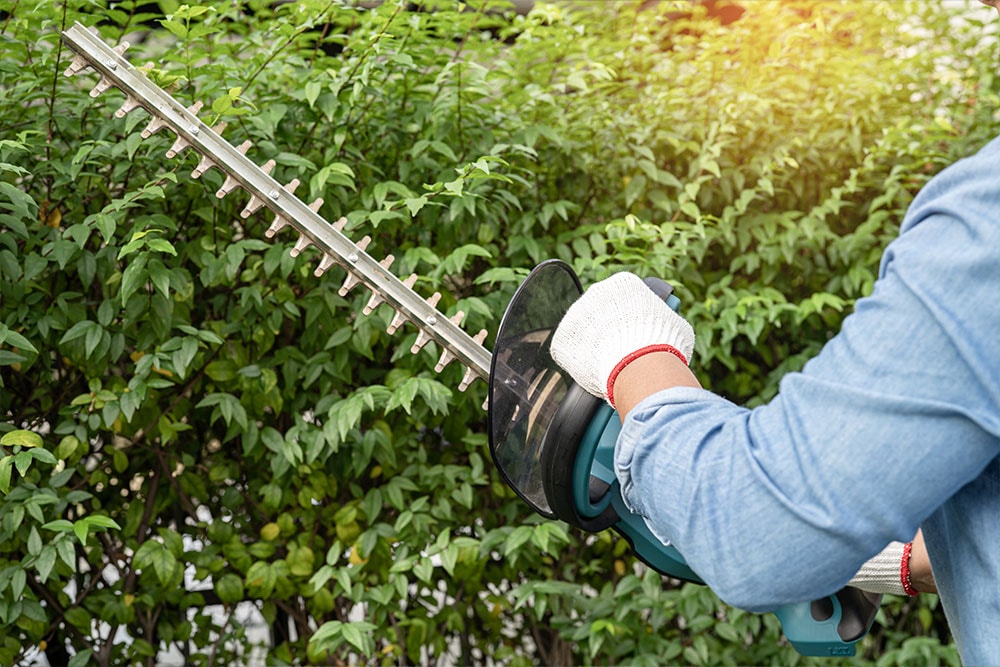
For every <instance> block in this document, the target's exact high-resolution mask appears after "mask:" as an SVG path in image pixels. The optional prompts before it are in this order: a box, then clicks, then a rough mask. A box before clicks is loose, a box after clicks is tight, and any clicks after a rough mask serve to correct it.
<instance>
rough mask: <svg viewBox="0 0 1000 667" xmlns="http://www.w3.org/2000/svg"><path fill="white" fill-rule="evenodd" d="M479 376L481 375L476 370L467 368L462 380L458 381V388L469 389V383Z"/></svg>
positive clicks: (460, 389)
mask: <svg viewBox="0 0 1000 667" xmlns="http://www.w3.org/2000/svg"><path fill="white" fill-rule="evenodd" d="M477 377H479V376H478V375H476V372H475V371H473V370H472V369H471V368H466V369H465V375H463V376H462V381H461V382H459V383H458V390H459V391H465V390H466V389H468V388H469V385H470V384H472V383H473V382H475V380H476V378H477Z"/></svg>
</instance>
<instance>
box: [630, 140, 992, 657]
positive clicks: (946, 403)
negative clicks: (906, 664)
mask: <svg viewBox="0 0 1000 667" xmlns="http://www.w3.org/2000/svg"><path fill="white" fill-rule="evenodd" d="M998 454H1000V139H998V140H994V141H993V142H991V143H990V144H989V145H987V146H986V147H985V148H984V149H982V150H981V151H980V152H979V153H978V154H976V155H975V156H973V157H971V158H966V159H965V160H962V161H959V162H957V163H955V164H954V165H952V166H951V167H949V168H948V169H946V170H944V171H943V172H941V174H939V175H938V176H937V177H935V178H934V179H932V181H931V182H930V183H928V184H927V186H926V187H925V188H924V189H923V190H922V191H921V193H920V194H919V195H918V196H917V197H916V198H915V199H914V201H913V203H912V205H911V207H910V209H909V211H908V212H907V215H906V218H905V219H904V221H903V225H902V227H901V230H900V235H899V237H898V238H897V239H896V240H894V241H893V242H892V243H891V244H890V245H889V246H888V247H887V249H886V252H885V254H884V256H883V259H882V264H881V266H880V272H879V280H878V281H877V282H876V284H875V288H874V290H873V293H872V294H871V296H870V297H867V298H864V299H861V300H859V301H858V302H857V304H856V307H855V311H854V312H853V313H852V314H851V315H850V316H848V317H847V318H845V320H844V323H843V326H842V328H841V331H840V332H839V333H838V335H837V336H835V337H834V338H833V339H831V340H830V341H829V343H828V344H827V345H826V346H825V347H824V348H823V350H822V351H821V352H820V353H819V355H817V356H816V357H815V358H814V359H812V360H810V362H809V363H807V364H806V366H805V367H804V368H803V370H802V372H799V373H791V374H788V375H787V376H786V377H784V378H783V379H782V382H781V384H780V391H779V393H778V395H777V396H776V397H775V398H774V399H773V400H772V401H771V402H770V403H768V404H767V405H764V406H761V407H759V408H756V409H753V410H748V409H745V408H742V407H739V406H737V405H734V404H732V403H731V402H729V401H727V400H725V399H723V398H721V397H719V396H716V395H714V394H712V393H710V392H708V391H705V390H700V389H690V388H679V387H678V388H673V389H669V390H666V391H662V392H659V393H657V394H655V395H653V396H650V397H648V398H647V399H646V400H644V401H643V402H642V403H641V404H639V405H638V406H636V407H635V408H634V409H633V410H632V411H631V412H630V413H629V414H628V416H627V418H626V421H625V424H624V427H623V430H622V433H621V435H620V437H619V440H618V443H617V447H616V456H615V461H616V474H617V476H618V479H619V481H620V482H621V484H622V492H623V495H624V497H625V500H626V503H627V504H628V505H629V506H630V508H631V509H632V510H633V511H634V512H636V513H638V514H640V515H642V516H643V517H644V518H645V520H646V523H647V525H648V526H649V528H650V529H651V530H652V532H653V533H654V534H656V535H657V536H658V537H660V538H661V539H662V540H664V541H669V542H671V543H672V544H673V545H674V546H676V547H677V549H678V550H679V551H680V552H681V553H682V554H683V555H684V557H685V559H686V560H687V561H688V564H689V565H690V566H691V567H692V568H693V569H694V570H695V571H696V572H697V573H698V574H699V575H700V576H701V577H702V578H703V579H704V580H705V581H706V583H707V584H708V585H709V586H710V587H711V588H712V589H713V590H715V592H716V593H717V594H718V595H719V596H720V597H721V598H722V599H723V600H725V601H726V602H728V603H730V604H733V605H735V606H738V607H742V608H746V609H750V610H757V611H763V610H770V609H774V608H776V607H778V606H780V605H783V604H787V603H791V602H801V601H805V600H811V599H816V598H819V597H821V596H824V595H827V594H830V593H833V592H835V591H837V590H838V589H840V588H841V587H843V585H844V584H845V583H846V582H847V581H848V580H849V579H850V577H851V576H852V575H853V574H854V573H855V572H856V571H857V569H858V567H859V566H860V565H861V564H862V563H863V562H864V561H865V560H867V559H868V558H870V557H871V556H873V555H874V554H876V553H877V552H879V551H880V550H881V549H882V548H883V547H884V546H885V545H886V544H887V543H888V542H889V541H891V540H900V541H908V540H910V539H912V537H913V535H914V534H915V532H916V530H917V528H918V527H919V526H921V524H923V523H924V522H925V521H928V518H929V517H934V518H935V519H938V518H939V517H940V516H941V515H942V514H944V513H946V512H947V511H952V512H953V513H954V512H958V514H959V516H961V515H962V514H963V512H966V511H968V507H965V508H964V509H963V507H961V506H959V505H958V504H959V503H963V502H964V503H967V504H971V505H972V506H975V507H978V508H989V511H992V512H993V514H992V516H993V517H994V519H995V520H994V521H992V523H991V524H990V522H989V521H988V520H984V521H983V522H982V523H983V524H990V525H987V526H985V527H983V526H980V528H979V530H978V532H977V533H976V534H975V535H974V536H973V537H972V538H971V539H974V540H977V541H979V542H982V543H984V544H986V545H987V546H989V547H991V549H992V553H996V552H1000V518H998V517H1000V507H998V503H1000V501H998V498H1000V488H998V485H997V483H995V479H996V476H995V474H994V477H993V479H994V483H993V484H992V485H989V484H985V485H977V484H974V483H973V482H975V481H976V480H980V479H982V477H983V476H984V475H985V474H986V473H984V471H986V469H987V466H988V465H990V464H991V462H992V461H994V459H996V458H997V455H998ZM979 487H983V488H985V489H986V490H982V489H980V488H979ZM968 489H973V491H971V492H969V491H968ZM976 489H979V490H976ZM960 491H962V493H960ZM990 494H992V495H990ZM980 511H981V512H982V511H983V510H982V509H980ZM956 521H957V520H953V522H952V524H955V522H956ZM931 523H933V521H932V522H931ZM926 532H927V530H926V529H925V533H926ZM964 537H966V538H968V534H967V533H966V534H965V535H964ZM928 546H929V548H931V547H932V546H933V545H930V544H929V545H928ZM951 547H952V548H950V549H949V550H947V554H946V555H942V556H941V557H940V558H938V559H937V560H935V558H934V553H935V552H934V551H933V550H932V565H933V567H934V571H935V575H936V576H937V578H938V580H939V588H940V587H941V581H942V577H943V578H944V579H948V580H957V581H958V583H957V584H953V583H952V582H949V583H948V584H947V586H951V587H952V590H948V591H946V590H942V591H941V595H942V599H943V600H944V603H945V609H946V611H947V610H948V609H949V606H951V607H952V608H953V609H954V608H957V607H958V606H961V605H962V604H963V602H962V601H961V600H959V599H958V598H961V597H962V596H963V595H964V594H965V591H963V590H962V588H963V587H966V588H968V587H972V586H977V585H978V586H980V587H982V586H984V585H986V586H988V587H989V590H990V591H991V593H990V595H991V597H992V598H993V600H994V605H996V602H995V601H996V599H997V598H998V596H1000V593H998V591H997V588H996V581H998V577H1000V557H997V556H991V557H990V558H989V559H987V562H986V564H985V565H984V564H983V562H982V560H983V559H982V558H979V559H978V560H979V561H980V563H979V564H978V565H977V566H976V567H978V568H979V569H978V570H976V571H973V570H974V568H973V564H972V561H973V560H976V558H973V557H969V558H968V559H966V560H969V563H964V564H963V562H962V561H963V557H962V555H961V554H963V553H975V552H976V551H979V552H982V551H985V549H979V550H976V549H971V550H970V549H966V550H965V551H962V550H961V549H960V548H959V547H958V546H957V545H954V544H953V545H951ZM934 548H937V549H938V551H942V550H943V549H944V548H945V547H943V546H940V545H939V546H938V547H934ZM956 551H957V552H958V555H956V553H955V552H956ZM946 561H947V562H946ZM945 569H951V570H952V571H951V572H945ZM939 573H940V574H939ZM987 576H989V577H990V578H989V579H986V580H985V581H984V577H987ZM970 579H971V580H970ZM981 598H982V596H981V595H980V596H979V599H980V600H981ZM956 613H957V612H956ZM992 616H993V618H994V619H996V620H994V621H992V622H993V623H994V624H997V623H1000V614H997V613H993V614H992ZM951 617H952V614H949V619H950V618H951ZM997 629H998V628H994V630H997ZM953 630H954V628H953ZM980 630H982V629H980ZM992 635H993V636H994V637H1000V632H997V631H994V632H992ZM959 641H960V642H961V641H962V640H961V637H960V638H959ZM997 648H1000V647H997ZM963 657H965V654H964V653H963ZM998 659H1000V654H994V655H993V657H992V660H998Z"/></svg>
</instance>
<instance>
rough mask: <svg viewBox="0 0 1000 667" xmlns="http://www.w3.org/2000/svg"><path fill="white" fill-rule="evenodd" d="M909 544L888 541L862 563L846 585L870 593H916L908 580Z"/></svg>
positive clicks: (910, 544)
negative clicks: (880, 550)
mask: <svg viewBox="0 0 1000 667" xmlns="http://www.w3.org/2000/svg"><path fill="white" fill-rule="evenodd" d="M911 546H912V542H911V543H907V544H904V543H902V542H890V543H889V546H887V547H886V548H885V549H883V550H882V552H881V553H879V554H876V555H875V556H874V557H873V558H872V559H871V560H869V561H868V562H866V563H865V564H864V565H862V566H861V569H860V570H858V572H857V574H855V575H854V577H853V578H852V579H851V580H850V581H849V582H848V583H847V585H848V586H853V587H855V588H860V589H861V590H863V591H868V592H870V593H892V594H893V595H916V594H917V592H918V591H917V590H916V589H915V588H914V587H913V583H912V582H911V581H910V549H911Z"/></svg>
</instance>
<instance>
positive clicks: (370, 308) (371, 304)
mask: <svg viewBox="0 0 1000 667" xmlns="http://www.w3.org/2000/svg"><path fill="white" fill-rule="evenodd" d="M383 303H385V299H383V298H382V295H381V294H379V293H378V292H372V298H370V299H368V303H366V304H365V307H364V308H362V309H361V312H362V313H364V314H365V315H371V314H372V312H374V311H375V309H376V308H378V307H379V306H380V305H381V304H383Z"/></svg>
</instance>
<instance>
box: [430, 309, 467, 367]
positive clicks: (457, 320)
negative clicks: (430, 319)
mask: <svg viewBox="0 0 1000 667" xmlns="http://www.w3.org/2000/svg"><path fill="white" fill-rule="evenodd" d="M448 319H449V320H451V321H452V323H453V324H456V325H458V324H461V323H462V320H463V319H465V313H464V312H462V311H461V310H460V311H458V312H457V313H455V314H454V315H452V316H451V317H449V318H448ZM456 358H457V357H456V356H455V355H454V354H453V353H452V352H451V350H445V351H444V352H442V353H441V357H440V358H439V359H438V362H437V365H436V366H434V370H435V372H437V373H440V372H441V371H443V370H444V369H445V367H446V366H447V365H448V364H450V363H451V362H453V361H455V359H456Z"/></svg>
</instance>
